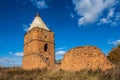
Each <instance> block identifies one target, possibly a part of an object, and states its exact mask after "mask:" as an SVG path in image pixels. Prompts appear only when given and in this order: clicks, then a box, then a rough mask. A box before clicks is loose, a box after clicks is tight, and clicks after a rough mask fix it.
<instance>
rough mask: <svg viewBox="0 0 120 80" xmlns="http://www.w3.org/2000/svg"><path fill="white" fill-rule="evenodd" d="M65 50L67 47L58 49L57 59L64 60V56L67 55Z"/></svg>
mask: <svg viewBox="0 0 120 80" xmlns="http://www.w3.org/2000/svg"><path fill="white" fill-rule="evenodd" d="M65 48H66V47H60V48H57V49H56V50H55V51H56V52H55V55H56V59H62V58H63V55H64V54H65V53H66V51H65Z"/></svg>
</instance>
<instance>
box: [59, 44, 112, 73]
mask: <svg viewBox="0 0 120 80" xmlns="http://www.w3.org/2000/svg"><path fill="white" fill-rule="evenodd" d="M112 67H113V65H112V63H111V62H110V61H109V60H108V59H107V58H106V56H105V55H104V54H103V53H102V52H101V51H100V49H98V48H97V47H94V46H83V47H76V48H74V49H72V50H69V51H68V52H67V53H66V54H65V55H64V58H63V60H62V63H61V69H62V70H65V71H79V70H84V69H87V70H90V69H91V70H97V69H101V70H107V69H111V68H112Z"/></svg>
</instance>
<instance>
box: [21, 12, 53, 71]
mask: <svg viewBox="0 0 120 80" xmlns="http://www.w3.org/2000/svg"><path fill="white" fill-rule="evenodd" d="M54 56H55V55H54V33H53V32H52V31H50V30H49V29H48V28H47V26H46V25H45V23H44V22H43V21H42V19H41V17H40V16H39V14H37V15H36V17H35V18H34V20H33V22H32V24H31V26H30V28H29V29H28V32H27V33H26V34H25V35H24V56H23V60H22V68H23V69H26V70H31V69H36V68H40V69H42V68H46V67H52V66H53V65H54Z"/></svg>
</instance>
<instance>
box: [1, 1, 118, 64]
mask: <svg viewBox="0 0 120 80" xmlns="http://www.w3.org/2000/svg"><path fill="white" fill-rule="evenodd" d="M37 12H39V13H40V15H41V17H42V19H43V21H44V22H45V23H46V25H47V26H48V27H49V28H50V29H51V30H52V31H53V32H54V33H55V48H56V49H55V51H56V59H60V58H62V55H63V54H64V53H65V52H66V51H68V50H70V49H71V48H74V47H76V46H85V45H93V46H97V47H99V48H100V49H101V50H102V52H103V53H105V54H106V55H107V53H108V52H109V51H110V50H111V49H112V48H113V47H115V46H117V45H118V44H120V26H119V25H120V1H119V0H0V66H21V61H22V56H23V44H24V43H23V41H24V34H25V33H26V30H27V29H28V28H29V26H30V24H31V22H32V21H33V19H34V17H35V16H36V13H37Z"/></svg>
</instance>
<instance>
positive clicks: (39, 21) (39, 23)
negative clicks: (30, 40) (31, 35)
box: [28, 13, 49, 31]
mask: <svg viewBox="0 0 120 80" xmlns="http://www.w3.org/2000/svg"><path fill="white" fill-rule="evenodd" d="M34 27H38V28H42V29H46V30H49V29H48V27H47V26H46V25H45V23H44V22H43V21H42V19H41V17H40V16H39V14H38V13H37V15H36V17H35V18H34V20H33V22H32V24H31V26H30V28H29V29H28V31H29V30H31V29H32V28H34Z"/></svg>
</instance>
